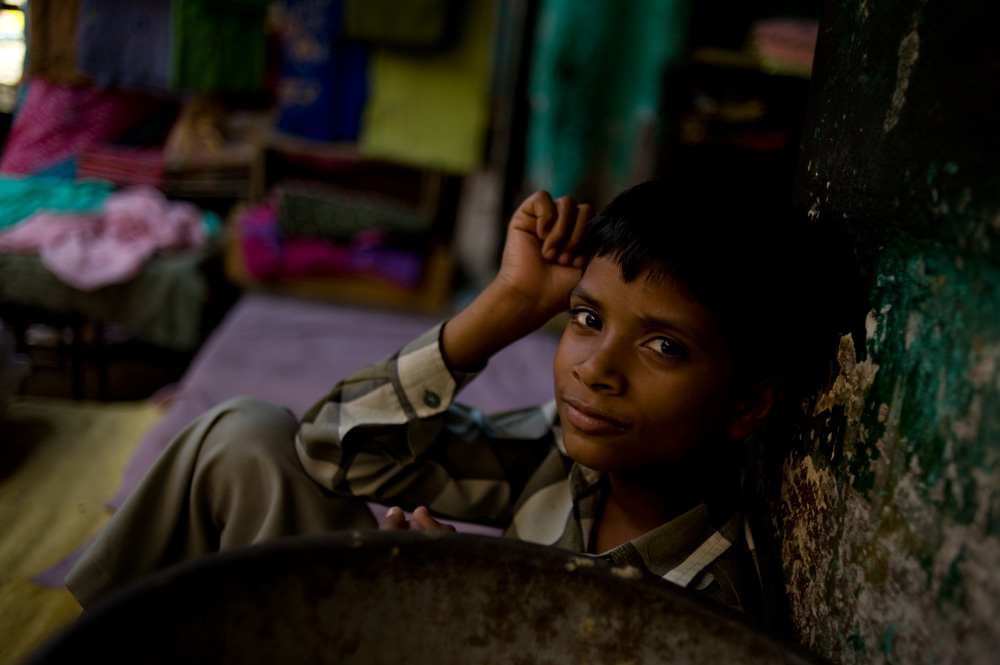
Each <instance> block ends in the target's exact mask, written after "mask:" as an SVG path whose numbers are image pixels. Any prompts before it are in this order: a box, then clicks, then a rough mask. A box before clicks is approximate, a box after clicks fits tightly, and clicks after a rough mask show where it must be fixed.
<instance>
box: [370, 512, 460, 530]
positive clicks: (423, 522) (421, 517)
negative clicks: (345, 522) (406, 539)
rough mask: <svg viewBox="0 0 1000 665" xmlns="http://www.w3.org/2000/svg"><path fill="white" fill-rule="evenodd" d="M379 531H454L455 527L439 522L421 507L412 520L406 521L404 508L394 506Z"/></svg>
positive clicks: (380, 525)
mask: <svg viewBox="0 0 1000 665" xmlns="http://www.w3.org/2000/svg"><path fill="white" fill-rule="evenodd" d="M378 528H379V531H408V530H414V531H454V530H455V527H453V526H452V525H450V524H445V523H443V522H438V521H437V520H436V519H434V518H433V517H431V513H430V511H429V510H427V508H426V507H425V506H420V507H419V508H417V509H416V510H414V511H413V516H412V519H411V520H407V519H406V513H404V512H403V510H402V508H399V507H397V506H393V507H392V508H390V509H389V510H388V511H386V513H385V518H384V519H383V520H382V523H381V524H379V526H378Z"/></svg>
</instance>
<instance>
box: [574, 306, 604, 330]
mask: <svg viewBox="0 0 1000 665" xmlns="http://www.w3.org/2000/svg"><path fill="white" fill-rule="evenodd" d="M569 315H570V321H572V322H573V323H575V324H576V325H578V326H583V327H584V328H594V329H596V330H600V329H601V318H600V317H599V316H597V314H594V313H593V312H592V311H590V310H589V309H583V308H579V307H578V308H577V309H573V310H570V312H569Z"/></svg>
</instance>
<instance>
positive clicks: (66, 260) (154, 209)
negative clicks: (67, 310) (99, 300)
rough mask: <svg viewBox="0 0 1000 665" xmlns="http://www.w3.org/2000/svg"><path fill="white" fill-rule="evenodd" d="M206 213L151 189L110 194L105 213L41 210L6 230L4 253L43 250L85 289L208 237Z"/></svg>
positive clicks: (51, 264) (59, 273) (63, 276)
mask: <svg viewBox="0 0 1000 665" xmlns="http://www.w3.org/2000/svg"><path fill="white" fill-rule="evenodd" d="M201 222H202V215H201V211H200V210H199V209H198V208H197V206H195V205H193V204H191V203H186V202H171V201H168V200H167V199H166V197H164V196H163V194H161V193H160V192H159V191H157V190H156V189H153V188H151V187H134V188H131V189H128V190H125V191H123V192H120V193H116V194H111V195H109V196H108V198H107V200H106V201H105V204H104V209H103V210H102V211H101V213H99V214H85V215H72V214H71V215H58V214H52V213H38V214H35V215H32V216H31V217H29V218H28V219H26V220H24V221H23V222H21V223H19V224H16V225H14V226H12V227H10V228H8V229H5V230H4V231H2V232H0V251H4V252H21V253H38V254H39V256H40V257H41V259H42V263H43V264H44V265H45V267H47V268H48V269H49V270H50V271H51V272H52V273H53V274H54V275H55V276H56V277H58V278H59V279H60V280H62V281H63V282H65V283H67V284H69V285H70V286H73V287H75V288H77V289H80V290H81V291H92V290H94V289H98V288H100V287H102V286H107V285H108V284H117V283H120V282H125V281H128V280H129V279H132V278H133V277H135V276H136V275H138V274H139V272H140V271H141V270H142V267H143V266H144V265H145V263H146V261H147V260H148V259H149V258H150V257H151V256H153V254H155V253H156V252H158V251H160V250H169V249H180V248H183V247H194V246H198V245H201V244H202V243H203V242H204V241H205V230H204V228H203V226H202V223H201Z"/></svg>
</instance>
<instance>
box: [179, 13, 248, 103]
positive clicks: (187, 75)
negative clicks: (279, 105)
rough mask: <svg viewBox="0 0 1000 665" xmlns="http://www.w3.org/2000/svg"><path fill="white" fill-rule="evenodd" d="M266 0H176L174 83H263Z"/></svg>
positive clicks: (239, 86)
mask: <svg viewBox="0 0 1000 665" xmlns="http://www.w3.org/2000/svg"><path fill="white" fill-rule="evenodd" d="M266 20H267V2H265V1H262V0H174V4H173V14H172V23H173V35H174V36H173V46H174V53H173V55H174V60H173V65H174V68H173V77H172V84H173V85H172V87H173V88H175V89H177V90H189V91H196V92H213V91H227V92H237V91H244V92H245V91H253V90H259V89H260V88H261V86H262V85H263V80H264V67H265V47H266V43H265V23H266Z"/></svg>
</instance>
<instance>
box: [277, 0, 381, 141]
mask: <svg viewBox="0 0 1000 665" xmlns="http://www.w3.org/2000/svg"><path fill="white" fill-rule="evenodd" d="M342 15H343V0H282V2H281V4H280V15H279V16H280V18H279V26H280V28H279V29H280V31H281V35H282V36H281V56H282V62H281V78H280V82H279V85H278V114H277V119H276V121H275V126H276V128H277V129H278V130H279V131H282V132H286V133H289V134H295V135H297V136H301V137H304V138H308V139H313V140H317V141H353V140H356V139H357V137H358V131H359V129H360V126H361V112H362V109H363V108H364V105H365V101H366V98H367V94H368V80H367V74H368V54H367V49H366V48H365V47H364V46H363V45H361V44H358V43H353V42H349V41H346V40H344V39H343V38H342V37H341V34H340V33H341V22H342Z"/></svg>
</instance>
